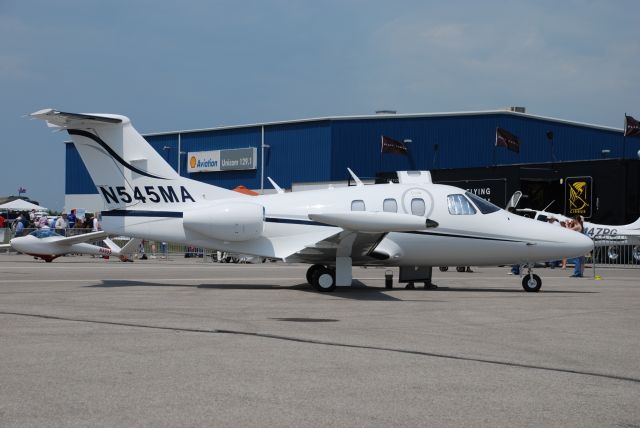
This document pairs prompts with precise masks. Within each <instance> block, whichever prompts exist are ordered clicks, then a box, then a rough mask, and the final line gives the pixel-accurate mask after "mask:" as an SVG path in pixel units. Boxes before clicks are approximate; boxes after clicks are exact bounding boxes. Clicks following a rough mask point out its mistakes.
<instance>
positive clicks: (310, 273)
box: [307, 265, 324, 285]
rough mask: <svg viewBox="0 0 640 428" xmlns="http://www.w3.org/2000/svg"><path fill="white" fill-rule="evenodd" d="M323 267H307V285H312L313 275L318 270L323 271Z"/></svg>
mask: <svg viewBox="0 0 640 428" xmlns="http://www.w3.org/2000/svg"><path fill="white" fill-rule="evenodd" d="M323 268H324V266H322V265H311V266H309V269H307V283H309V284H311V285H313V274H314V273H315V272H316V271H317V270H318V269H323Z"/></svg>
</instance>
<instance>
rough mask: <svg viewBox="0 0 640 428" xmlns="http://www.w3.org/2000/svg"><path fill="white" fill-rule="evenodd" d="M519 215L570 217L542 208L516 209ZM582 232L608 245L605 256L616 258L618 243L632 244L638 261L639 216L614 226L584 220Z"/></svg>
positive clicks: (541, 217)
mask: <svg viewBox="0 0 640 428" xmlns="http://www.w3.org/2000/svg"><path fill="white" fill-rule="evenodd" d="M516 212H518V213H519V214H521V215H524V216H527V217H529V218H532V219H535V220H538V221H544V222H546V221H548V220H549V219H550V218H555V219H556V220H558V221H559V222H561V221H569V220H570V218H569V217H566V216H564V215H562V214H556V213H551V212H548V211H544V210H534V209H531V208H520V209H517V210H516ZM584 233H585V234H586V235H587V236H589V237H590V238H592V239H593V241H594V244H595V246H596V247H609V248H608V251H607V256H608V257H609V258H610V259H612V260H616V259H618V258H619V256H620V251H619V246H620V245H633V246H634V247H633V251H632V253H631V254H632V256H633V258H634V259H635V260H636V261H640V218H638V219H637V220H636V221H634V222H633V223H629V224H623V225H619V226H614V225H610V224H598V223H591V222H588V221H585V222H584Z"/></svg>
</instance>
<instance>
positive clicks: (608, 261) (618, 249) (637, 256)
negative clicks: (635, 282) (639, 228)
mask: <svg viewBox="0 0 640 428" xmlns="http://www.w3.org/2000/svg"><path fill="white" fill-rule="evenodd" d="M594 244H595V248H594V250H593V253H592V257H591V258H592V262H593V270H594V276H595V275H596V273H595V271H596V270H597V268H598V267H600V268H605V267H606V268H619V269H640V237H637V236H625V235H616V236H613V237H608V238H596V239H594Z"/></svg>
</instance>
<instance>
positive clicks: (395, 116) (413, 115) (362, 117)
mask: <svg viewBox="0 0 640 428" xmlns="http://www.w3.org/2000/svg"><path fill="white" fill-rule="evenodd" d="M494 114H507V115H513V116H519V117H524V118H529V119H537V120H544V121H550V122H555V123H562V124H565V125H574V126H581V127H587V128H593V129H600V130H604V131H613V132H622V128H613V127H609V126H603V125H596V124H591V123H584V122H574V121H570V120H564V119H556V118H553V117H546V116H538V115H533V114H529V113H520V112H514V111H511V110H479V111H463V112H442V113H407V114H396V113H389V114H369V115H354V116H324V117H314V118H306V119H293V120H282V121H273V122H257V123H251V124H243V125H226V126H217V127H212V128H196V129H183V130H174V131H163V132H152V133H145V134H144V135H145V136H147V135H148V136H153V135H170V134H177V133H187V132H205V131H221V130H228V129H240V128H253V127H258V126H273V125H287V124H297V123H306V122H320V121H341V120H375V119H404V118H420V117H425V118H431V117H455V116H458V117H459V116H482V115H494Z"/></svg>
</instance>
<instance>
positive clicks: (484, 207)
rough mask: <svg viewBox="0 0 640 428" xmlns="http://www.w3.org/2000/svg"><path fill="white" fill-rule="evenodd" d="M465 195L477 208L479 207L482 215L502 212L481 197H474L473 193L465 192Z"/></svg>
mask: <svg viewBox="0 0 640 428" xmlns="http://www.w3.org/2000/svg"><path fill="white" fill-rule="evenodd" d="M465 195H467V198H469V199H471V201H472V202H473V203H474V204H476V207H478V209H479V210H480V212H481V213H482V214H489V213H494V212H496V211H500V207H497V206H495V205H493V204H492V203H491V202H489V201H487V200H486V199H482V198H481V197H480V196H477V195H474V194H473V193H471V192H465Z"/></svg>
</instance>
